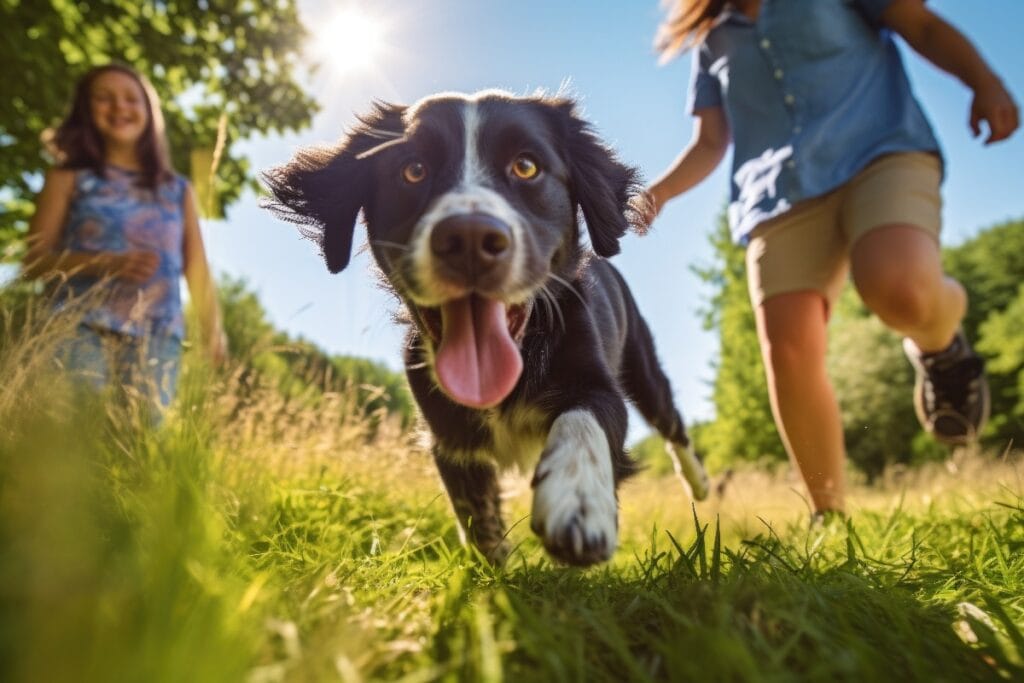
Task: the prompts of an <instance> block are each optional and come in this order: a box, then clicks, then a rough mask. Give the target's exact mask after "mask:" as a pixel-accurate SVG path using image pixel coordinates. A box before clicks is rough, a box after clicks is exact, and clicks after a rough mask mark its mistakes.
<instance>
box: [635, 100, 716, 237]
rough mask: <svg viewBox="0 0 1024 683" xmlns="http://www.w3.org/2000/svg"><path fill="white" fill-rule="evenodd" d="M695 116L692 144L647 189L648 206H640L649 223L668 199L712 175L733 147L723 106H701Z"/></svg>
mask: <svg viewBox="0 0 1024 683" xmlns="http://www.w3.org/2000/svg"><path fill="white" fill-rule="evenodd" d="M694 115H695V117H696V119H697V120H696V123H694V126H693V138H692V139H691V140H690V144H689V145H687V147H686V149H684V150H683V151H682V152H681V153H680V154H679V156H678V157H676V160H675V161H673V162H672V165H671V166H669V168H668V170H666V171H665V172H664V173H662V174H661V177H659V178H658V179H657V180H655V181H654V182H653V183H652V184H651V186H650V187H649V188H648V189H647V192H646V193H645V196H644V201H643V204H644V205H643V206H637V208H638V209H639V210H640V213H641V215H642V216H643V218H644V221H645V222H646V223H650V222H651V221H653V220H654V218H655V217H656V216H657V215H658V213H659V212H660V211H661V208H662V207H663V206H664V205H665V202H667V201H668V200H670V199H672V198H673V197H675V196H677V195H680V194H682V193H684V192H686V191H687V190H689V189H690V188H692V187H693V186H695V185H697V184H698V183H700V181H702V180H704V179H705V178H707V177H708V176H709V175H711V172H712V171H714V170H715V168H717V167H718V164H719V163H720V162H721V161H722V157H724V156H725V151H726V150H727V149H729V142H730V141H731V136H730V132H729V120H728V119H727V118H726V116H725V110H724V109H723V108H722V107H708V108H706V109H699V110H697V111H696V112H695V114H694Z"/></svg>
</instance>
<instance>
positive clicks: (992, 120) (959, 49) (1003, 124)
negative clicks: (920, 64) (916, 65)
mask: <svg viewBox="0 0 1024 683" xmlns="http://www.w3.org/2000/svg"><path fill="white" fill-rule="evenodd" d="M882 22H883V23H884V24H885V25H886V26H888V27H889V28H891V29H892V30H894V31H896V33H899V34H900V35H901V36H903V38H904V40H906V41H907V43H908V44H909V45H910V46H911V47H912V48H914V50H916V51H917V52H918V53H920V55H921V56H922V57H924V58H925V59H927V60H928V61H929V62H931V63H932V64H934V65H935V66H937V67H939V68H940V69H942V70H943V71H946V72H948V73H950V74H952V75H954V76H956V77H957V78H959V79H960V80H961V81H962V82H963V84H964V85H966V86H967V87H968V88H970V89H971V90H972V91H973V92H974V101H973V102H972V104H971V118H970V126H971V131H973V133H974V135H975V136H977V135H979V134H980V133H981V127H980V123H981V122H982V121H986V122H988V130H989V135H988V139H987V140H985V144H989V143H992V142H998V141H999V140H1004V139H1006V138H1008V137H1010V135H1012V134H1013V131H1015V130H1017V127H1018V126H1019V125H1020V114H1019V112H1018V110H1017V105H1016V104H1015V103H1014V101H1013V98H1012V97H1010V94H1009V93H1008V92H1007V91H1006V88H1005V87H1003V83H1002V81H1000V80H999V77H998V76H996V74H995V73H994V72H993V71H992V69H991V68H990V67H989V65H988V64H987V63H986V62H985V60H984V59H982V57H981V55H980V54H978V51H977V50H976V49H975V48H974V46H973V45H972V44H971V42H970V41H969V40H968V39H967V38H966V37H965V36H964V35H963V34H962V33H960V31H958V30H957V29H956V28H955V27H953V26H952V25H951V24H949V23H948V22H946V20H944V19H943V18H942V17H939V16H938V15H936V14H935V13H934V12H932V11H931V10H930V9H928V8H927V7H925V5H924V0H893V2H892V4H890V5H889V6H888V7H887V8H886V9H885V11H884V12H883V13H882Z"/></svg>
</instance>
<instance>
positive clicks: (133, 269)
mask: <svg viewBox="0 0 1024 683" xmlns="http://www.w3.org/2000/svg"><path fill="white" fill-rule="evenodd" d="M113 257H114V258H113V264H112V267H111V269H110V270H111V275H113V276H114V277H117V278H120V279H122V280H127V281H128V282H135V283H141V282H145V281H146V280H148V279H149V278H151V277H153V273H155V272H156V268H157V266H158V265H160V255H159V254H157V253H156V252H153V251H144V250H136V251H126V252H122V253H118V254H114V255H113Z"/></svg>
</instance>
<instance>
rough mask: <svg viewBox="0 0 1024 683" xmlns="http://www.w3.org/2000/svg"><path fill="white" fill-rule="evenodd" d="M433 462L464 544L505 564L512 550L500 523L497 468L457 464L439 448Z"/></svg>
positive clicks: (487, 464)
mask: <svg viewBox="0 0 1024 683" xmlns="http://www.w3.org/2000/svg"><path fill="white" fill-rule="evenodd" d="M434 461H435V462H436V463H437V470H438V472H440V473H441V481H443V482H444V486H445V489H447V491H448V497H449V498H450V499H451V501H452V507H453V508H454V509H455V516H456V517H457V518H458V521H459V530H460V534H461V536H462V538H463V542H465V541H466V540H467V539H468V540H469V541H470V542H472V543H473V545H475V546H476V547H477V548H479V549H480V552H481V553H482V554H483V556H484V557H486V558H487V559H488V560H489V561H490V562H492V563H494V564H502V563H504V561H505V558H506V557H508V553H509V550H510V548H509V544H508V542H507V541H506V540H505V524H504V523H503V522H502V520H501V497H500V494H501V491H500V488H499V486H498V475H497V472H496V471H495V468H494V466H493V465H491V464H489V463H483V462H455V461H453V460H451V459H448V458H446V457H445V456H444V455H443V454H441V453H440V452H439V451H438V449H437V448H435V449H434Z"/></svg>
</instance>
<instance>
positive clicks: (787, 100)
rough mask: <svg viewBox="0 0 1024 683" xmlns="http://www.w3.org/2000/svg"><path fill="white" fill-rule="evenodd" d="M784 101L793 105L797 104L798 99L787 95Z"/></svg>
mask: <svg viewBox="0 0 1024 683" xmlns="http://www.w3.org/2000/svg"><path fill="white" fill-rule="evenodd" d="M783 99H784V100H785V101H786V104H793V103H794V102H796V98H795V97H793V96H792V95H786V96H785V97H784V98H783Z"/></svg>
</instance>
